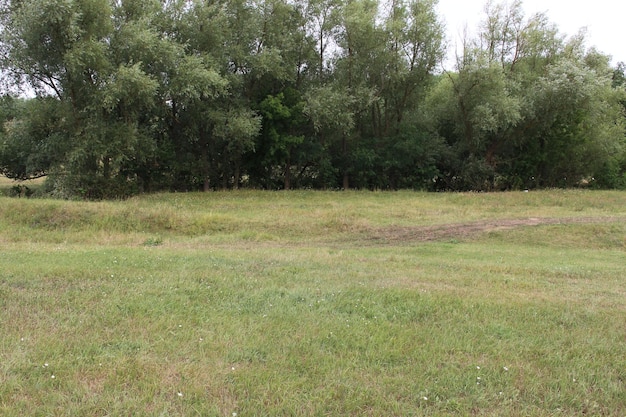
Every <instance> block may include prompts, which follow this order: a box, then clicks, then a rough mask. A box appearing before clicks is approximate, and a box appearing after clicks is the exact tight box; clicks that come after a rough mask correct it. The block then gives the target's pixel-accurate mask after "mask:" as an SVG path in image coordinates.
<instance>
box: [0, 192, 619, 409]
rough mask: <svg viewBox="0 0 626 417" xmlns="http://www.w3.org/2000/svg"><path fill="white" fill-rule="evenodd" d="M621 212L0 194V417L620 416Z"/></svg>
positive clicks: (595, 195) (449, 198)
mask: <svg viewBox="0 0 626 417" xmlns="http://www.w3.org/2000/svg"><path fill="white" fill-rule="evenodd" d="M625 203H626V194H624V193H620V192H592V191H559V190H554V191H545V192H531V193H502V194H475V193H467V194H460V193H459V194H426V193H414V192H394V193H369V192H346V193H335V192H308V191H307V192H298V191H296V192H257V191H238V192H219V193H208V194H159V195H147V196H141V197H138V198H134V199H131V200H128V201H123V202H97V203H86V202H65V201H55V200H44V199H24V198H22V199H17V198H3V197H0V245H1V247H2V251H1V252H0V311H1V312H2V313H1V315H0V328H1V329H2V333H1V337H0V415H3V416H5V415H6V416H22V415H33V416H48V415H62V416H118V415H124V416H126V415H133V416H155V415H156V416H160V415H163V416H167V415H171V416H190V415H198V416H233V415H234V414H235V413H236V414H237V415H238V416H281V415H284V416H295V415H301V416H324V415H371V416H429V415H434V416H437V415H458V416H465V415H481V416H489V415H504V416H520V415H524V416H552V415H581V414H588V415H610V416H621V415H624V414H626V387H625V384H626V344H625V343H624V340H625V337H626V328H625V327H624V322H625V320H626V299H625V297H624V294H625V293H624V277H625V276H624V275H625V274H624V272H623V269H624V267H623V265H624V257H625V252H626V224H625V223H624V221H623V220H624V219H626V204H625ZM526 218H562V219H565V220H567V221H565V220H564V221H563V222H562V223H560V224H543V225H541V224H539V225H531V226H526V227H514V228H486V229H484V230H480V231H479V232H475V231H474V232H472V233H470V234H459V235H458V236H455V235H445V236H443V237H437V236H435V239H430V240H427V241H425V240H422V239H420V233H422V232H423V231H425V230H428V229H427V228H428V227H430V226H432V225H440V226H441V227H446V226H444V225H448V224H454V225H456V226H459V225H464V224H479V223H481V222H485V221H487V220H488V221H490V222H491V221H493V220H494V219H526ZM572 219H580V220H581V221H580V222H571V220H572ZM589 219H593V222H591V221H587V220H589ZM620 219H621V221H620ZM53 376H54V377H53Z"/></svg>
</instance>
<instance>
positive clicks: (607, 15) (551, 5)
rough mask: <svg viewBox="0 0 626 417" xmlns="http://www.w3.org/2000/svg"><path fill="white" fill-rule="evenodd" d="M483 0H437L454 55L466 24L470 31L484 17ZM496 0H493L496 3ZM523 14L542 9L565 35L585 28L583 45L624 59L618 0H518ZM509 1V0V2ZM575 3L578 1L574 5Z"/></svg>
mask: <svg viewBox="0 0 626 417" xmlns="http://www.w3.org/2000/svg"><path fill="white" fill-rule="evenodd" d="M486 1H487V0H439V6H438V9H439V15H440V16H441V17H442V19H443V20H444V21H445V23H446V27H447V29H448V40H449V43H450V48H451V50H450V51H449V53H451V54H452V56H454V55H453V54H454V45H455V43H456V44H457V45H460V43H459V42H458V39H460V36H461V35H462V33H463V28H464V27H465V26H466V25H467V27H468V28H469V29H470V30H473V29H474V28H476V26H477V24H478V23H479V22H480V21H481V20H482V19H483V18H484V16H485V13H484V6H485V3H486ZM499 2H500V1H499V0H496V3H499ZM522 2H523V7H524V11H525V12H526V17H529V16H531V15H533V14H535V13H537V12H545V13H546V15H547V16H548V18H549V19H550V21H551V22H553V23H555V24H556V25H557V27H558V28H559V31H560V32H561V33H563V34H566V35H568V36H572V35H575V34H576V33H578V31H579V29H580V28H583V27H586V28H587V36H586V39H587V47H592V46H595V47H596V48H597V49H598V50H599V51H601V52H603V53H605V54H607V55H611V56H612V57H613V60H612V63H613V64H614V65H615V64H617V63H618V62H620V61H624V62H626V42H624V39H625V38H626V37H625V36H624V31H623V29H622V25H623V20H624V16H625V15H626V14H625V13H624V12H625V11H626V4H624V3H622V4H623V5H620V3H621V2H620V1H618V0H593V1H586V2H574V1H572V0H522ZM510 3H512V1H511V0H509V4H510ZM575 3H578V5H576V4H575Z"/></svg>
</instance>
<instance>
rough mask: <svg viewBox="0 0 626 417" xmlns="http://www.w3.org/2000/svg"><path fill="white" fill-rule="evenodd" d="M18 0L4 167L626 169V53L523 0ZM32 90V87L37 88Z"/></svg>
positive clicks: (106, 171) (456, 179) (164, 178)
mask: <svg viewBox="0 0 626 417" xmlns="http://www.w3.org/2000/svg"><path fill="white" fill-rule="evenodd" d="M436 6H437V2H436V0H391V1H389V2H386V3H385V2H382V1H380V0H351V1H346V0H298V1H288V0H258V1H243V0H237V1H229V2H221V1H216V2H201V1H191V2H190V1H186V0H172V1H159V0H129V1H123V2H110V1H108V0H44V1H42V0H10V1H5V2H2V5H1V7H0V19H1V20H0V27H1V28H2V31H1V34H0V50H1V52H2V54H1V56H2V59H1V70H2V74H3V76H5V82H4V88H5V90H6V91H7V92H8V91H19V90H22V91H26V92H28V94H29V95H30V97H31V98H28V99H21V100H20V99H15V100H13V101H11V100H9V99H8V98H7V99H4V101H2V102H1V103H0V107H2V109H0V120H2V124H3V126H2V129H1V130H2V132H1V141H2V142H1V146H0V172H2V173H4V174H5V175H8V176H10V177H12V178H21V179H23V178H32V177H37V176H49V179H50V181H49V184H48V189H49V190H50V192H51V193H53V194H55V195H57V196H63V197H84V198H90V199H99V198H111V197H126V196H129V195H132V194H136V193H139V192H142V191H159V190H176V191H189V190H205V191H206V190H211V189H220V188H238V187H240V186H250V187H261V188H268V189H277V188H283V189H289V188H299V187H315V188H330V189H338V188H343V189H347V188H372V189H374V188H376V189H388V188H391V189H396V188H405V187H406V188H417V189H424V188H425V189H438V190H441V189H456V190H470V189H471V190H494V189H517V188H532V187H555V186H577V185H579V184H581V183H585V184H593V186H596V187H620V186H622V185H623V184H624V175H625V169H624V167H625V166H626V162H625V161H626V156H625V155H626V146H625V140H624V109H625V108H626V107H625V105H624V103H626V99H625V97H624V81H623V80H624V67H623V64H618V65H617V66H616V68H611V67H610V65H609V61H608V58H607V57H606V56H605V55H603V54H602V53H600V52H598V51H595V50H593V49H590V50H588V49H586V48H585V45H584V33H582V32H581V33H579V34H576V35H574V36H572V37H570V38H567V37H566V36H565V35H563V34H560V33H559V31H558V28H556V27H555V26H554V25H553V24H552V23H551V22H550V21H549V20H548V19H547V17H546V16H545V15H544V14H535V15H532V16H530V17H528V18H526V17H525V16H524V14H523V12H522V4H521V2H520V1H514V2H512V3H495V2H488V3H487V5H486V7H485V19H484V21H483V22H482V23H481V25H480V26H479V28H478V32H477V36H476V37H475V38H471V39H470V38H468V39H466V40H465V43H464V48H463V50H462V51H461V52H460V54H459V56H458V57H457V62H456V66H455V68H452V69H448V70H444V71H443V72H442V71H441V65H442V60H443V57H444V54H445V42H444V26H443V23H442V20H441V19H440V17H439V16H438V15H437V13H436ZM33 95H34V96H35V97H34V98H32V96H33Z"/></svg>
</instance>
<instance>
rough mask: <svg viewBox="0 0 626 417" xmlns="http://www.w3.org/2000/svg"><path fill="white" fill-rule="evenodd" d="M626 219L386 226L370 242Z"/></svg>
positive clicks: (428, 239)
mask: <svg viewBox="0 0 626 417" xmlns="http://www.w3.org/2000/svg"><path fill="white" fill-rule="evenodd" d="M624 221H626V217H561V218H551V217H529V218H525V219H496V220H482V221H477V222H471V223H452V224H442V225H435V226H421V227H418V226H416V227H406V226H404V227H399V226H398V227H395V226H392V227H386V228H380V229H377V230H376V231H374V232H373V233H372V234H371V236H370V240H371V241H374V242H376V243H383V242H385V243H400V242H435V241H442V240H443V241H445V240H454V239H468V238H472V237H476V236H478V235H480V234H482V233H487V232H492V231H498V230H511V229H516V228H520V227H531V226H542V225H554V224H594V223H616V222H624Z"/></svg>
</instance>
